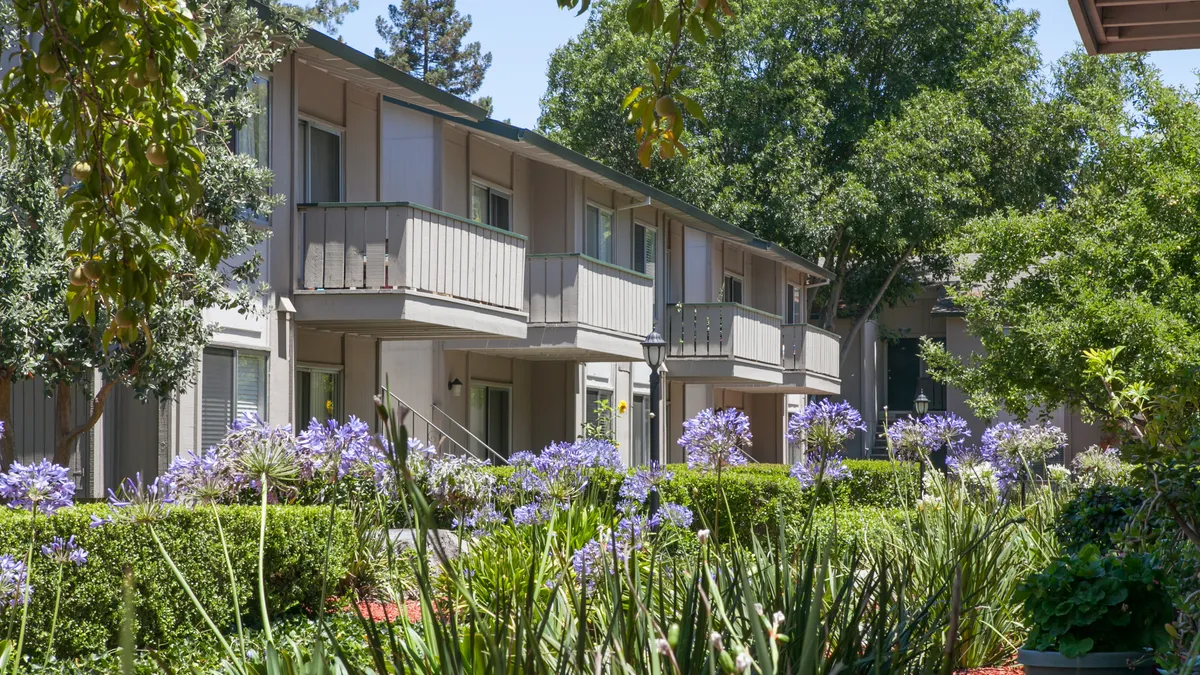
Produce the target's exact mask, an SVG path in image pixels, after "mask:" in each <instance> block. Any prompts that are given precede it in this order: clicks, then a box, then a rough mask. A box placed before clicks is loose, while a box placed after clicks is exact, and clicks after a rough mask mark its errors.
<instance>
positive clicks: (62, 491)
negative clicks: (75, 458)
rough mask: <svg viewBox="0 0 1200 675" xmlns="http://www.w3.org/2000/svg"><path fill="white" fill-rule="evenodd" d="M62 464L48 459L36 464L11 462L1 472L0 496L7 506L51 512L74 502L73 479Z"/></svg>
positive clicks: (42, 512)
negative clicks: (5, 469) (7, 468)
mask: <svg viewBox="0 0 1200 675" xmlns="http://www.w3.org/2000/svg"><path fill="white" fill-rule="evenodd" d="M69 476H70V472H69V471H68V470H67V467H65V466H59V465H57V464H55V463H53V462H51V461H50V460H48V459H43V460H42V461H40V462H38V463H37V464H28V465H26V464H21V463H20V462H13V464H12V466H11V467H10V468H9V470H8V471H7V472H6V473H2V474H0V498H2V499H5V500H7V501H8V506H9V508H13V509H24V510H26V511H31V512H36V513H40V514H43V515H47V516H50V515H54V513H55V512H56V511H58V510H59V509H65V508H67V507H68V506H70V505H71V504H73V503H74V502H75V482H74V481H72V480H71V479H70V477H69Z"/></svg>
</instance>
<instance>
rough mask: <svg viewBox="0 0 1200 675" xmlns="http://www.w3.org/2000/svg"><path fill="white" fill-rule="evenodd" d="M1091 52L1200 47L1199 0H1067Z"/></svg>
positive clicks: (1114, 52)
mask: <svg viewBox="0 0 1200 675" xmlns="http://www.w3.org/2000/svg"><path fill="white" fill-rule="evenodd" d="M1067 2H1068V3H1069V4H1070V6H1071V13H1072V14H1073V15H1074V16H1075V24H1076V26H1078V27H1079V35H1080V37H1081V38H1082V39H1083V46H1084V47H1085V48H1086V49H1087V52H1088V53H1089V54H1119V53H1123V52H1149V51H1158V50H1167V49H1196V48H1200V0H1067Z"/></svg>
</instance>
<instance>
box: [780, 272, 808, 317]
mask: <svg viewBox="0 0 1200 675" xmlns="http://www.w3.org/2000/svg"><path fill="white" fill-rule="evenodd" d="M783 292H784V296H785V297H784V302H786V303H787V305H786V307H784V317H786V318H788V319H789V320H788V322H787V323H789V324H800V323H808V322H807V321H804V320H803V319H804V316H803V312H804V308H803V307H801V306H800V305H801V303H803V301H804V297H803V294H802V293H801V288H800V286H799V284H793V283H792V282H790V281H789V282H787V283H786V284H784V286H783Z"/></svg>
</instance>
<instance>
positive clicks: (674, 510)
mask: <svg viewBox="0 0 1200 675" xmlns="http://www.w3.org/2000/svg"><path fill="white" fill-rule="evenodd" d="M692 520H693V516H692V510H691V509H689V508H688V507H686V506H683V505H682V504H675V503H672V502H667V503H665V504H662V505H660V506H659V507H658V511H657V512H655V514H654V515H653V516H651V517H650V527H651V528H653V529H656V530H657V529H659V528H661V527H664V526H666V525H671V526H672V527H678V528H684V529H686V528H689V527H691V526H692Z"/></svg>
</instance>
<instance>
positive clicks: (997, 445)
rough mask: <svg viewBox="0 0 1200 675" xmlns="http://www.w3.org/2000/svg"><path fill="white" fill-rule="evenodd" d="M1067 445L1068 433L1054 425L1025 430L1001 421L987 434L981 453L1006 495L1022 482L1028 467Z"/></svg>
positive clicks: (1037, 425)
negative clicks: (1021, 477)
mask: <svg viewBox="0 0 1200 675" xmlns="http://www.w3.org/2000/svg"><path fill="white" fill-rule="evenodd" d="M1066 443H1067V436H1066V434H1065V433H1063V431H1062V429H1059V428H1058V427H1056V426H1054V425H1052V424H1035V425H1032V426H1029V427H1024V426H1021V425H1020V424H1015V423H1013V422H1000V423H999V424H996V425H994V426H991V427H989V428H988V429H987V430H986V431H984V432H983V437H982V438H981V439H980V449H979V450H980V454H981V456H982V458H983V460H985V461H987V462H989V463H990V464H991V467H992V469H993V470H994V471H995V473H996V479H997V483H998V486H999V489H1000V492H1001V494H1003V493H1005V492H1007V491H1008V490H1009V489H1010V488H1012V487H1013V486H1014V485H1015V484H1016V483H1017V482H1019V480H1020V476H1021V472H1022V470H1023V469H1024V467H1026V466H1031V465H1035V464H1039V463H1042V462H1045V461H1046V460H1047V459H1048V458H1049V457H1050V456H1051V455H1053V454H1054V453H1056V452H1058V451H1059V450H1061V449H1062V448H1063V446H1065V445H1066Z"/></svg>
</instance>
